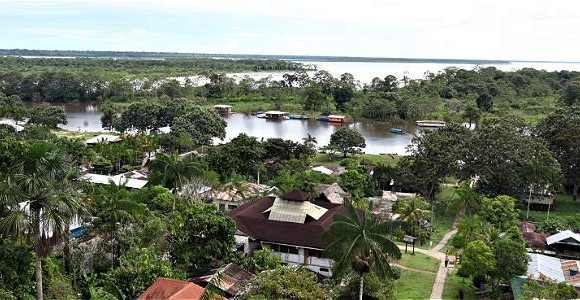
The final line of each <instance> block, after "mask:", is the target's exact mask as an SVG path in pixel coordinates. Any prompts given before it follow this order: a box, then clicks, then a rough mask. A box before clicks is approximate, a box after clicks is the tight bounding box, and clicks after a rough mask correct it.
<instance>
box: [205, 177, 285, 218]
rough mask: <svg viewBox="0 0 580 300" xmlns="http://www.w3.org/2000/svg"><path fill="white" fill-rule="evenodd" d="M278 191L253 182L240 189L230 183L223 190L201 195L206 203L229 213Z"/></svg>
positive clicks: (210, 191) (241, 186) (244, 184)
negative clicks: (248, 202) (246, 203)
mask: <svg viewBox="0 0 580 300" xmlns="http://www.w3.org/2000/svg"><path fill="white" fill-rule="evenodd" d="M276 190H277V188H276V187H270V186H267V185H264V184H257V183H253V182H244V183H242V184H241V185H240V186H238V187H236V186H235V185H234V184H232V183H229V184H226V185H225V186H224V187H222V188H221V189H212V190H209V191H206V192H204V193H203V194H202V195H201V197H202V199H204V201H205V202H211V203H213V204H214V205H215V206H217V207H218V208H219V209H220V210H221V211H225V212H228V211H231V210H233V209H235V208H236V207H238V206H240V205H241V204H243V203H245V202H247V201H249V200H252V199H255V198H256V197H262V196H265V195H267V194H270V193H273V192H275V191H276Z"/></svg>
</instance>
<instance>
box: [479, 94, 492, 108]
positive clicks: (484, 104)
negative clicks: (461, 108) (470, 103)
mask: <svg viewBox="0 0 580 300" xmlns="http://www.w3.org/2000/svg"><path fill="white" fill-rule="evenodd" d="M475 102H476V103H477V107H478V108H479V109H481V110H483V111H490V110H491V107H492V106H493V97H492V96H491V95H490V94H488V93H483V94H480V95H479V96H478V97H477V99H476V100H475Z"/></svg>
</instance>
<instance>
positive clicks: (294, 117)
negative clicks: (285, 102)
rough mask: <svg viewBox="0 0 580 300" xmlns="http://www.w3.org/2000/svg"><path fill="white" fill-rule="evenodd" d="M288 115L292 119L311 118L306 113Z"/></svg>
mask: <svg viewBox="0 0 580 300" xmlns="http://www.w3.org/2000/svg"><path fill="white" fill-rule="evenodd" d="M288 117H289V118H290V119H292V120H308V119H310V117H309V116H306V115H289V116H288Z"/></svg>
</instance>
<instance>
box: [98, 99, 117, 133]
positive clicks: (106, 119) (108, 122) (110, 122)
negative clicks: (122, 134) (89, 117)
mask: <svg viewBox="0 0 580 300" xmlns="http://www.w3.org/2000/svg"><path fill="white" fill-rule="evenodd" d="M101 112H102V113H103V115H102V116H101V126H102V127H103V128H105V129H109V130H111V129H113V126H114V125H115V122H116V120H115V119H116V118H117V110H116V109H115V105H114V104H113V103H111V102H106V103H105V104H104V105H103V106H102V107H101Z"/></svg>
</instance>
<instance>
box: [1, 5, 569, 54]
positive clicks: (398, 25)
mask: <svg viewBox="0 0 580 300" xmlns="http://www.w3.org/2000/svg"><path fill="white" fill-rule="evenodd" d="M2 2H3V3H2V6H3V12H0V15H22V14H24V15H26V14H29V15H30V16H33V15H37V14H43V13H46V14H50V13H54V10H48V9H46V8H47V7H83V5H85V6H86V5H98V6H100V7H108V8H110V9H111V10H115V11H126V12H127V14H132V13H133V12H142V13H143V12H145V13H147V14H150V15H153V16H156V15H163V16H162V17H166V18H171V17H172V16H173V17H175V18H184V19H187V17H188V15H193V14H195V15H200V14H201V15H204V14H205V15H209V16H211V17H212V18H215V22H216V23H219V22H220V21H221V20H223V19H224V18H233V17H235V18H246V19H248V20H254V21H256V20H257V21H256V22H252V24H250V25H248V24H239V25H236V26H233V27H232V28H230V30H229V31H228V32H220V33H217V34H216V36H215V37H214V40H212V41H209V42H208V41H205V40H204V43H203V44H199V43H198V44H196V43H195V42H196V41H199V40H196V39H195V37H188V38H192V39H193V40H191V41H190V42H189V43H188V42H185V41H179V40H175V39H176V38H183V37H182V36H175V37H173V40H172V37H171V34H172V33H171V32H157V34H158V35H163V36H166V40H167V43H164V44H160V43H158V42H156V41H149V42H147V41H146V40H147V38H148V36H149V34H153V33H152V32H145V34H137V33H135V32H133V33H129V34H128V35H127V34H126V33H125V32H124V33H123V34H120V33H115V32H106V35H108V36H109V38H108V39H110V42H114V41H115V43H114V44H115V45H118V44H119V43H118V42H116V39H117V38H119V39H123V40H124V41H125V44H128V43H130V44H129V45H124V47H125V48H126V47H130V48H135V47H137V46H147V45H149V47H148V49H151V48H150V47H157V48H156V49H159V50H166V51H185V49H181V47H179V48H180V49H167V48H164V47H169V46H173V45H183V47H184V48H188V49H189V48H190V47H191V46H190V45H191V44H195V45H196V49H199V50H196V51H203V52H221V53H224V52H236V53H276V54H314V55H316V54H322V55H360V56H397V57H438V58H488V59H537V60H580V57H579V56H578V55H577V49H578V48H580V39H578V38H577V37H576V34H575V31H576V29H577V28H580V1H577V0H559V1H545V0H504V1H495V0H467V1H466V0H440V1H433V0H405V1H403V0H358V1H352V0H349V1H345V0H334V1H332V0H308V1H280V0H246V1H240V0H211V1H208V0H203V1H200V0H165V1H159V0H45V1H30V0H29V1H17V0H4V1H2ZM62 13H66V9H65V10H64V12H62ZM148 21H150V20H146V19H144V20H143V22H148ZM260 21H264V22H266V21H268V22H280V23H281V24H288V25H287V26H286V27H289V28H288V29H286V30H285V31H284V32H272V31H271V29H270V28H267V25H264V26H256V25H255V24H258V23H260ZM184 22H185V21H184ZM291 25H295V27H296V28H291V27H292V26H291ZM94 26H98V24H94ZM208 26H212V24H208ZM304 28H306V29H307V30H304ZM209 29H211V28H209ZM150 31H152V30H150ZM92 34H95V33H94V32H93V33H92ZM120 35H122V36H120ZM97 36H99V35H97ZM73 37H74V38H76V39H83V35H82V34H80V33H79V34H77V35H73ZM100 38H101V39H104V37H103V36H102V35H101V36H100ZM144 39H145V40H144ZM149 39H151V38H150V37H149ZM105 40H106V39H105ZM137 50H138V49H137ZM144 50H147V49H144ZM188 51H191V50H188Z"/></svg>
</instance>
